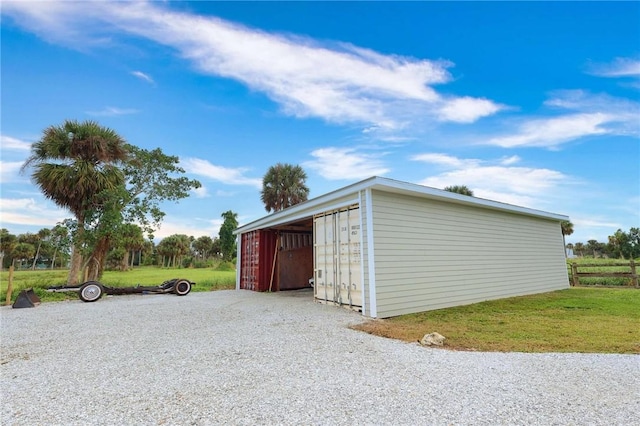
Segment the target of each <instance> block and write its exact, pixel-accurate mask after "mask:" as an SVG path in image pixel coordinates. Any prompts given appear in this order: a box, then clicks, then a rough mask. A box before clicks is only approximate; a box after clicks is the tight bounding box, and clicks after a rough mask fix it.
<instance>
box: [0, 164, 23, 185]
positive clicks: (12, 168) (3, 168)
mask: <svg viewBox="0 0 640 426" xmlns="http://www.w3.org/2000/svg"><path fill="white" fill-rule="evenodd" d="M23 163H24V162H22V161H1V160H0V183H8V182H15V181H17V180H20V179H19V177H18V176H19V174H20V168H21V167H22V164H23Z"/></svg>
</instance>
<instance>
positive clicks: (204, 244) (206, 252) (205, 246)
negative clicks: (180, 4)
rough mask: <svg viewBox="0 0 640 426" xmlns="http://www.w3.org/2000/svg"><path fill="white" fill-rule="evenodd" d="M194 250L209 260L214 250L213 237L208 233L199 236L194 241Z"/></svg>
mask: <svg viewBox="0 0 640 426" xmlns="http://www.w3.org/2000/svg"><path fill="white" fill-rule="evenodd" d="M193 250H194V251H195V252H196V255H197V256H199V257H200V259H202V260H207V259H208V258H209V256H210V255H211V251H212V250H213V239H212V238H211V237H209V236H207V235H203V236H202V237H199V238H198V239H197V240H195V241H194V242H193Z"/></svg>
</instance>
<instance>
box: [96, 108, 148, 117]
mask: <svg viewBox="0 0 640 426" xmlns="http://www.w3.org/2000/svg"><path fill="white" fill-rule="evenodd" d="M139 112H140V111H139V110H137V109H133V108H117V107H110V106H108V107H105V108H104V109H102V110H100V111H86V114H87V115H93V116H99V117H114V116H118V115H129V114H137V113H139Z"/></svg>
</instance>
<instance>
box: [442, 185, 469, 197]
mask: <svg viewBox="0 0 640 426" xmlns="http://www.w3.org/2000/svg"><path fill="white" fill-rule="evenodd" d="M444 190H445V191H448V192H455V193H456V194H461V195H468V196H469V197H473V191H472V190H470V189H469V188H468V187H467V186H466V185H451V186H446V187H445V188H444Z"/></svg>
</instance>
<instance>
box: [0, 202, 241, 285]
mask: <svg viewBox="0 0 640 426" xmlns="http://www.w3.org/2000/svg"><path fill="white" fill-rule="evenodd" d="M222 217H223V218H224V219H225V222H224V223H223V226H222V228H221V229H220V233H219V236H218V237H215V238H211V237H209V236H201V237H198V238H195V237H194V236H188V235H184V234H174V235H170V236H168V237H166V238H163V239H162V240H160V242H159V243H158V244H155V243H154V242H153V241H152V240H149V239H145V237H144V234H143V230H142V228H141V227H140V226H138V225H135V224H130V223H128V224H123V225H122V228H123V229H122V230H121V232H120V233H119V234H118V237H117V238H112V239H111V242H110V245H109V250H108V252H107V255H106V261H105V268H107V269H113V270H120V271H126V270H128V269H130V268H133V267H134V266H141V265H156V266H163V267H196V268H198V267H211V266H216V265H219V264H220V263H221V262H225V261H226V262H232V261H233V260H234V257H235V253H236V246H235V236H234V235H233V230H234V229H235V228H236V227H237V225H238V224H237V214H236V213H233V212H232V211H227V212H225V213H223V214H222ZM72 239H73V235H72V232H71V227H68V226H65V225H64V224H57V225H56V226H54V227H53V228H51V229H48V228H43V229H41V230H40V231H38V232H37V233H30V232H27V233H24V234H18V235H14V234H12V233H11V232H9V230H7V229H5V228H2V229H0V262H1V264H2V267H3V268H8V267H9V266H15V267H17V268H19V269H32V270H35V269H54V268H68V267H69V266H70V261H71V257H72V250H73V247H72ZM83 280H86V277H84V278H83Z"/></svg>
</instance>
